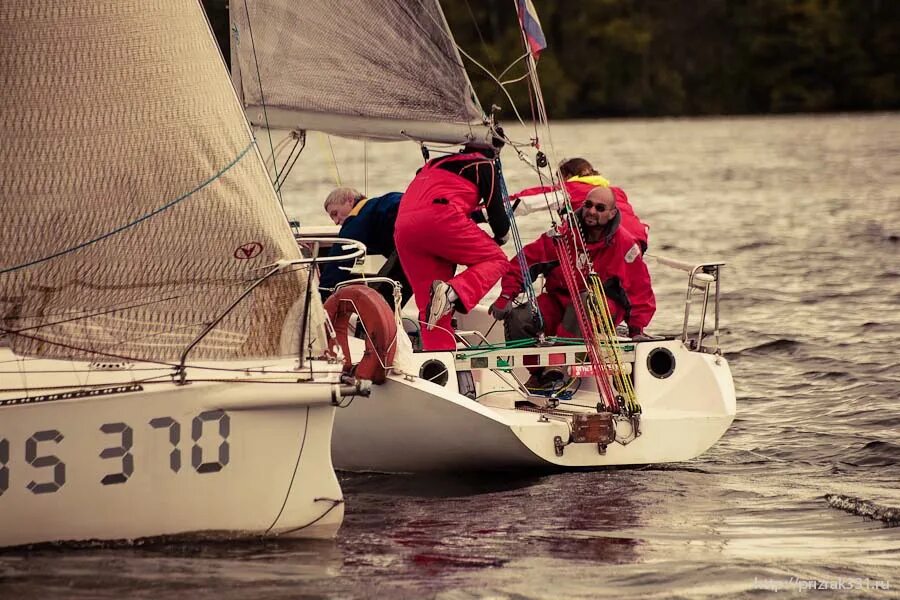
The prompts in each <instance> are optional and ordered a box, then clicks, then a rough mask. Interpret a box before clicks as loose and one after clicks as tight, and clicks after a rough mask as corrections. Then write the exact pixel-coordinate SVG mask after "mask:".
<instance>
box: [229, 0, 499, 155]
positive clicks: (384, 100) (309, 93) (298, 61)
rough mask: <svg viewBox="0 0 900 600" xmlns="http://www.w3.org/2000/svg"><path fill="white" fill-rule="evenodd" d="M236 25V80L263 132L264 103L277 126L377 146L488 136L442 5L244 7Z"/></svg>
mask: <svg viewBox="0 0 900 600" xmlns="http://www.w3.org/2000/svg"><path fill="white" fill-rule="evenodd" d="M231 20H232V46H233V49H234V51H233V54H232V56H233V57H235V58H236V60H235V61H233V64H232V73H233V75H234V79H235V82H236V84H237V85H238V86H239V95H240V96H241V97H242V99H243V102H244V105H245V107H246V108H247V114H248V116H249V117H250V120H251V122H253V124H254V125H261V126H265V125H267V123H266V116H265V115H264V114H263V111H262V105H263V103H264V104H265V107H266V109H267V110H268V111H269V112H270V113H271V114H270V115H269V119H268V125H269V126H277V127H286V128H298V129H314V130H318V131H326V132H329V133H335V134H338V135H345V136H350V137H365V138H373V139H405V138H407V137H416V138H417V139H422V138H425V139H428V138H430V137H434V138H440V140H438V139H434V140H429V141H465V140H466V139H470V138H472V137H475V136H479V135H480V136H483V135H484V133H483V131H484V127H483V125H482V123H483V113H482V110H481V107H480V105H479V104H478V102H477V99H476V98H475V95H474V93H473V91H472V86H471V84H470V82H469V80H468V76H467V75H466V72H465V68H464V67H463V64H462V61H461V59H460V56H459V53H458V52H457V50H456V46H455V43H454V42H453V38H452V36H451V34H450V32H449V30H448V28H447V25H446V21H445V20H444V16H443V13H442V12H441V8H440V6H439V5H438V3H437V0H414V1H406V0H307V1H304V2H292V1H286V0H262V1H256V0H254V1H253V2H245V1H244V0H235V1H233V2H232V3H231ZM260 82H261V84H260ZM341 117H346V118H343V119H342V118H341Z"/></svg>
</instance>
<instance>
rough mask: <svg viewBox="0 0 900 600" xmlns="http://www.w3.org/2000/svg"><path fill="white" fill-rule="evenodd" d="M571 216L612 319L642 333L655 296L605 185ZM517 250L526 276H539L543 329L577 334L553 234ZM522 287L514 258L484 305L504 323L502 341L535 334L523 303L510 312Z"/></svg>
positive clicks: (636, 245)
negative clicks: (496, 294)
mask: <svg viewBox="0 0 900 600" xmlns="http://www.w3.org/2000/svg"><path fill="white" fill-rule="evenodd" d="M575 215H576V218H577V219H578V222H579V224H580V225H581V229H582V235H583V237H584V243H585V248H586V250H587V253H588V255H589V256H590V259H591V261H592V263H593V266H594V271H595V272H596V273H597V274H598V275H599V276H600V280H601V281H602V282H603V289H604V291H605V293H606V298H607V302H608V305H609V311H610V315H611V316H612V318H613V321H614V322H615V323H616V324H619V323H622V322H624V323H626V324H627V326H628V333H629V335H630V336H631V337H632V338H638V339H640V338H642V337H644V335H643V330H644V328H645V327H646V326H647V325H648V324H649V323H650V320H651V319H652V318H653V314H654V313H655V312H656V299H655V297H654V295H653V289H652V287H651V285H650V273H649V271H648V270H647V265H646V264H645V263H644V260H643V253H642V252H641V247H640V244H639V243H638V241H637V240H636V239H635V237H634V236H633V235H631V234H630V233H628V231H626V230H625V229H624V228H623V227H622V226H621V216H620V215H619V212H618V209H617V208H616V198H615V195H614V194H613V192H612V191H611V190H610V189H609V188H608V187H597V188H594V189H593V190H591V192H590V193H588V195H587V197H586V198H585V200H584V203H583V204H582V205H581V207H580V208H579V209H578V210H576V211H575ZM522 252H523V253H524V255H525V262H526V263H527V265H528V268H529V271H530V273H531V276H532V279H534V278H536V277H537V276H538V275H544V278H545V282H544V292H543V293H542V294H540V295H539V296H538V298H537V302H538V306H539V307H540V310H541V315H542V317H543V319H544V327H543V332H544V333H545V334H546V335H551V336H552V335H555V336H559V337H580V335H581V334H580V331H579V328H578V322H577V318H576V317H575V312H574V310H573V308H572V298H571V295H570V293H569V289H568V287H567V286H566V282H565V278H564V277H563V273H562V271H561V270H560V268H559V258H558V256H557V252H556V246H555V244H554V241H553V238H552V237H550V235H548V234H546V233H545V234H543V235H541V237H539V238H538V239H537V240H535V241H534V242H532V243H530V244H528V245H526V246H525V247H524V248H523V249H522ZM523 286H524V277H523V276H522V272H521V269H520V267H519V262H518V257H515V258H513V259H512V260H511V261H510V263H509V268H508V270H507V272H506V274H505V275H504V276H503V278H502V279H501V280H500V287H501V292H500V297H499V298H498V299H497V301H496V302H494V304H493V305H492V306H491V308H490V313H491V315H492V316H493V317H494V318H495V319H498V320H504V321H506V323H505V327H504V328H505V330H506V337H507V339H519V338H524V337H533V336H535V335H537V333H538V330H537V327H536V326H535V324H534V323H533V322H532V320H531V316H530V315H531V311H530V310H529V309H528V307H527V306H525V305H523V306H522V307H520V308H519V309H518V310H515V311H513V310H512V309H513V303H512V300H513V298H515V297H516V296H518V295H519V293H520V292H522V291H523V290H524V287H523ZM511 315H512V316H511ZM508 317H511V318H508Z"/></svg>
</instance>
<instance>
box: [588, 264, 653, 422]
mask: <svg viewBox="0 0 900 600" xmlns="http://www.w3.org/2000/svg"><path fill="white" fill-rule="evenodd" d="M588 280H589V281H588V285H589V288H588V302H587V307H586V308H587V313H588V315H589V316H590V319H591V327H592V328H593V330H594V333H595V335H600V334H601V333H602V334H603V339H605V340H606V344H607V348H606V353H605V354H604V360H605V361H606V363H607V364H608V365H610V366H612V367H613V368H612V373H613V381H614V382H615V384H616V385H615V387H616V389H617V390H619V392H620V393H621V394H622V397H623V398H624V399H625V406H626V408H627V409H628V411H629V412H630V413H631V414H635V413H639V412H641V405H640V404H639V403H638V401H637V396H636V395H635V393H634V386H633V385H632V383H631V378H630V377H628V375H627V374H626V373H625V370H624V369H623V367H622V353H621V351H620V349H619V343H618V340H617V337H618V336H617V335H616V326H615V323H613V320H612V316H611V315H610V314H609V305H608V304H607V301H606V292H605V291H604V290H603V284H602V283H601V282H600V277H599V275H597V274H596V273H591V274H590V275H589V276H588Z"/></svg>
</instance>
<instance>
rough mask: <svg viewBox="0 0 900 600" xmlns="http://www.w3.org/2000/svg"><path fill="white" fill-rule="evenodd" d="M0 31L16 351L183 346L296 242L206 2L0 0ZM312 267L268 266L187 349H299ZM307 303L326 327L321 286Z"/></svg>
mask: <svg viewBox="0 0 900 600" xmlns="http://www.w3.org/2000/svg"><path fill="white" fill-rule="evenodd" d="M0 31H2V35H0V139H2V140H3V143H2V144H0V247H2V248H3V257H2V261H0V265H2V266H0V319H2V322H0V327H2V328H3V329H4V330H5V331H6V332H10V334H11V335H10V337H11V346H12V348H13V350H14V351H16V352H17V353H19V354H24V355H39V356H45V357H57V358H61V357H65V358H82V359H84V358H96V357H98V356H109V355H111V356H126V357H130V358H135V359H141V360H172V359H177V358H178V357H179V355H180V353H181V352H182V351H183V350H184V348H185V347H186V346H187V345H188V344H189V343H190V342H191V341H192V340H194V339H195V338H196V337H197V335H198V334H199V333H200V332H202V331H203V329H204V328H205V327H206V326H207V324H209V323H211V322H212V321H213V320H214V319H215V318H216V317H217V316H218V315H220V314H221V313H222V312H223V311H225V310H226V309H227V308H228V307H229V306H230V305H231V304H232V302H234V301H235V300H236V299H238V298H239V297H240V295H241V294H242V293H243V292H244V290H246V289H247V288H248V287H249V286H250V285H251V284H252V283H253V282H254V281H256V280H257V279H258V278H259V277H260V276H261V275H262V274H263V273H265V272H266V270H267V268H271V265H273V264H275V263H276V262H277V261H280V260H285V259H286V260H291V259H296V258H299V251H298V248H297V245H296V243H295V242H294V239H293V236H292V234H291V231H290V228H289V227H288V225H287V222H286V219H285V217H284V215H283V213H282V211H281V209H280V207H279V206H278V203H277V200H276V198H275V194H274V192H273V190H272V186H271V183H270V182H269V179H268V177H267V174H266V171H265V168H264V166H263V164H262V161H261V159H260V157H259V154H258V152H257V149H256V148H255V146H254V144H253V141H252V136H251V133H250V130H249V127H248V126H247V123H246V120H245V119H244V116H243V112H242V109H241V106H240V103H239V102H238V101H237V98H236V97H235V94H234V90H233V88H232V86H231V84H230V81H229V79H228V77H227V74H226V72H225V66H224V64H223V62H222V60H221V56H220V54H219V51H218V50H217V47H216V43H215V40H214V39H213V36H212V34H211V32H210V31H209V29H208V26H207V24H206V20H205V18H204V17H203V13H202V8H201V6H200V5H199V3H190V2H184V1H175V0H157V1H155V2H153V3H151V4H147V3H146V2H141V1H138V0H116V1H115V2H109V3H103V2H101V3H84V2H80V1H78V0H4V2H2V3H0ZM308 275H309V271H308V269H298V270H294V271H293V272H290V273H284V274H279V275H276V276H274V277H272V278H270V279H269V280H267V281H266V282H265V283H263V284H262V285H260V286H259V287H258V288H256V290H254V291H253V292H252V293H251V295H250V296H249V297H248V298H246V299H245V300H244V301H242V302H240V303H239V304H238V305H237V306H236V308H235V309H234V310H233V311H232V312H231V313H229V315H228V316H227V317H226V318H225V319H224V320H223V321H222V322H221V323H220V324H219V325H218V326H217V327H215V328H214V329H213V330H212V332H210V334H209V335H208V336H206V338H204V339H203V341H202V342H200V344H199V345H197V347H196V348H195V349H194V350H193V351H192V353H191V358H213V359H224V358H239V357H264V356H277V355H284V354H286V353H288V352H294V353H296V352H297V350H298V348H297V340H296V337H297V332H298V331H299V329H300V327H301V326H300V324H299V323H300V320H301V317H302V315H303V314H304V313H305V312H306V311H305V310H303V309H304V307H303V302H304V297H305V295H306V292H307V281H308V279H307V278H308ZM310 309H311V312H312V319H311V324H310V326H309V328H308V330H307V332H306V335H305V339H306V342H309V341H310V340H313V341H314V342H316V341H317V342H321V341H322V340H323V337H324V330H323V322H324V316H323V312H322V309H321V303H320V302H319V299H318V294H316V293H313V294H311V307H310ZM292 338H293V341H291V339H292ZM292 346H293V347H292Z"/></svg>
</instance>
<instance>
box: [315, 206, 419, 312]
mask: <svg viewBox="0 0 900 600" xmlns="http://www.w3.org/2000/svg"><path fill="white" fill-rule="evenodd" d="M402 197H403V193H402V192H390V193H388V194H385V195H383V196H379V197H377V198H364V199H362V200H360V201H359V202H358V203H357V204H356V206H354V207H353V210H352V211H350V214H349V215H347V218H346V220H344V223H343V225H341V230H340V232H339V233H338V236H340V237H342V238H349V239H351V240H357V241H360V242H362V243H363V244H365V245H366V249H367V250H368V254H380V255H381V256H384V257H385V258H388V257H389V256H390V255H391V254H393V253H394V250H396V249H397V248H396V246H395V245H394V222H395V221H396V220H397V209H398V208H399V207H400V198H402ZM347 252H348V251H346V250H342V249H341V246H340V244H337V245H335V246H333V247H332V248H331V253H330V254H329V256H341V255H342V254H346V253H347ZM352 266H353V261H352V260H347V261H339V262H333V263H327V264H324V265H322V274H321V277H320V279H319V286H320V287H321V288H323V289H322V290H321V292H322V298H323V299H324V298H327V297H328V296H330V295H331V290H332V289H333V288H334V286H336V285H337V284H339V283H340V282H342V281H346V280H347V279H350V278H351V277H354V275H353V274H352V273H350V272H349V271H344V270H343V269H339V268H338V267H352Z"/></svg>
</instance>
